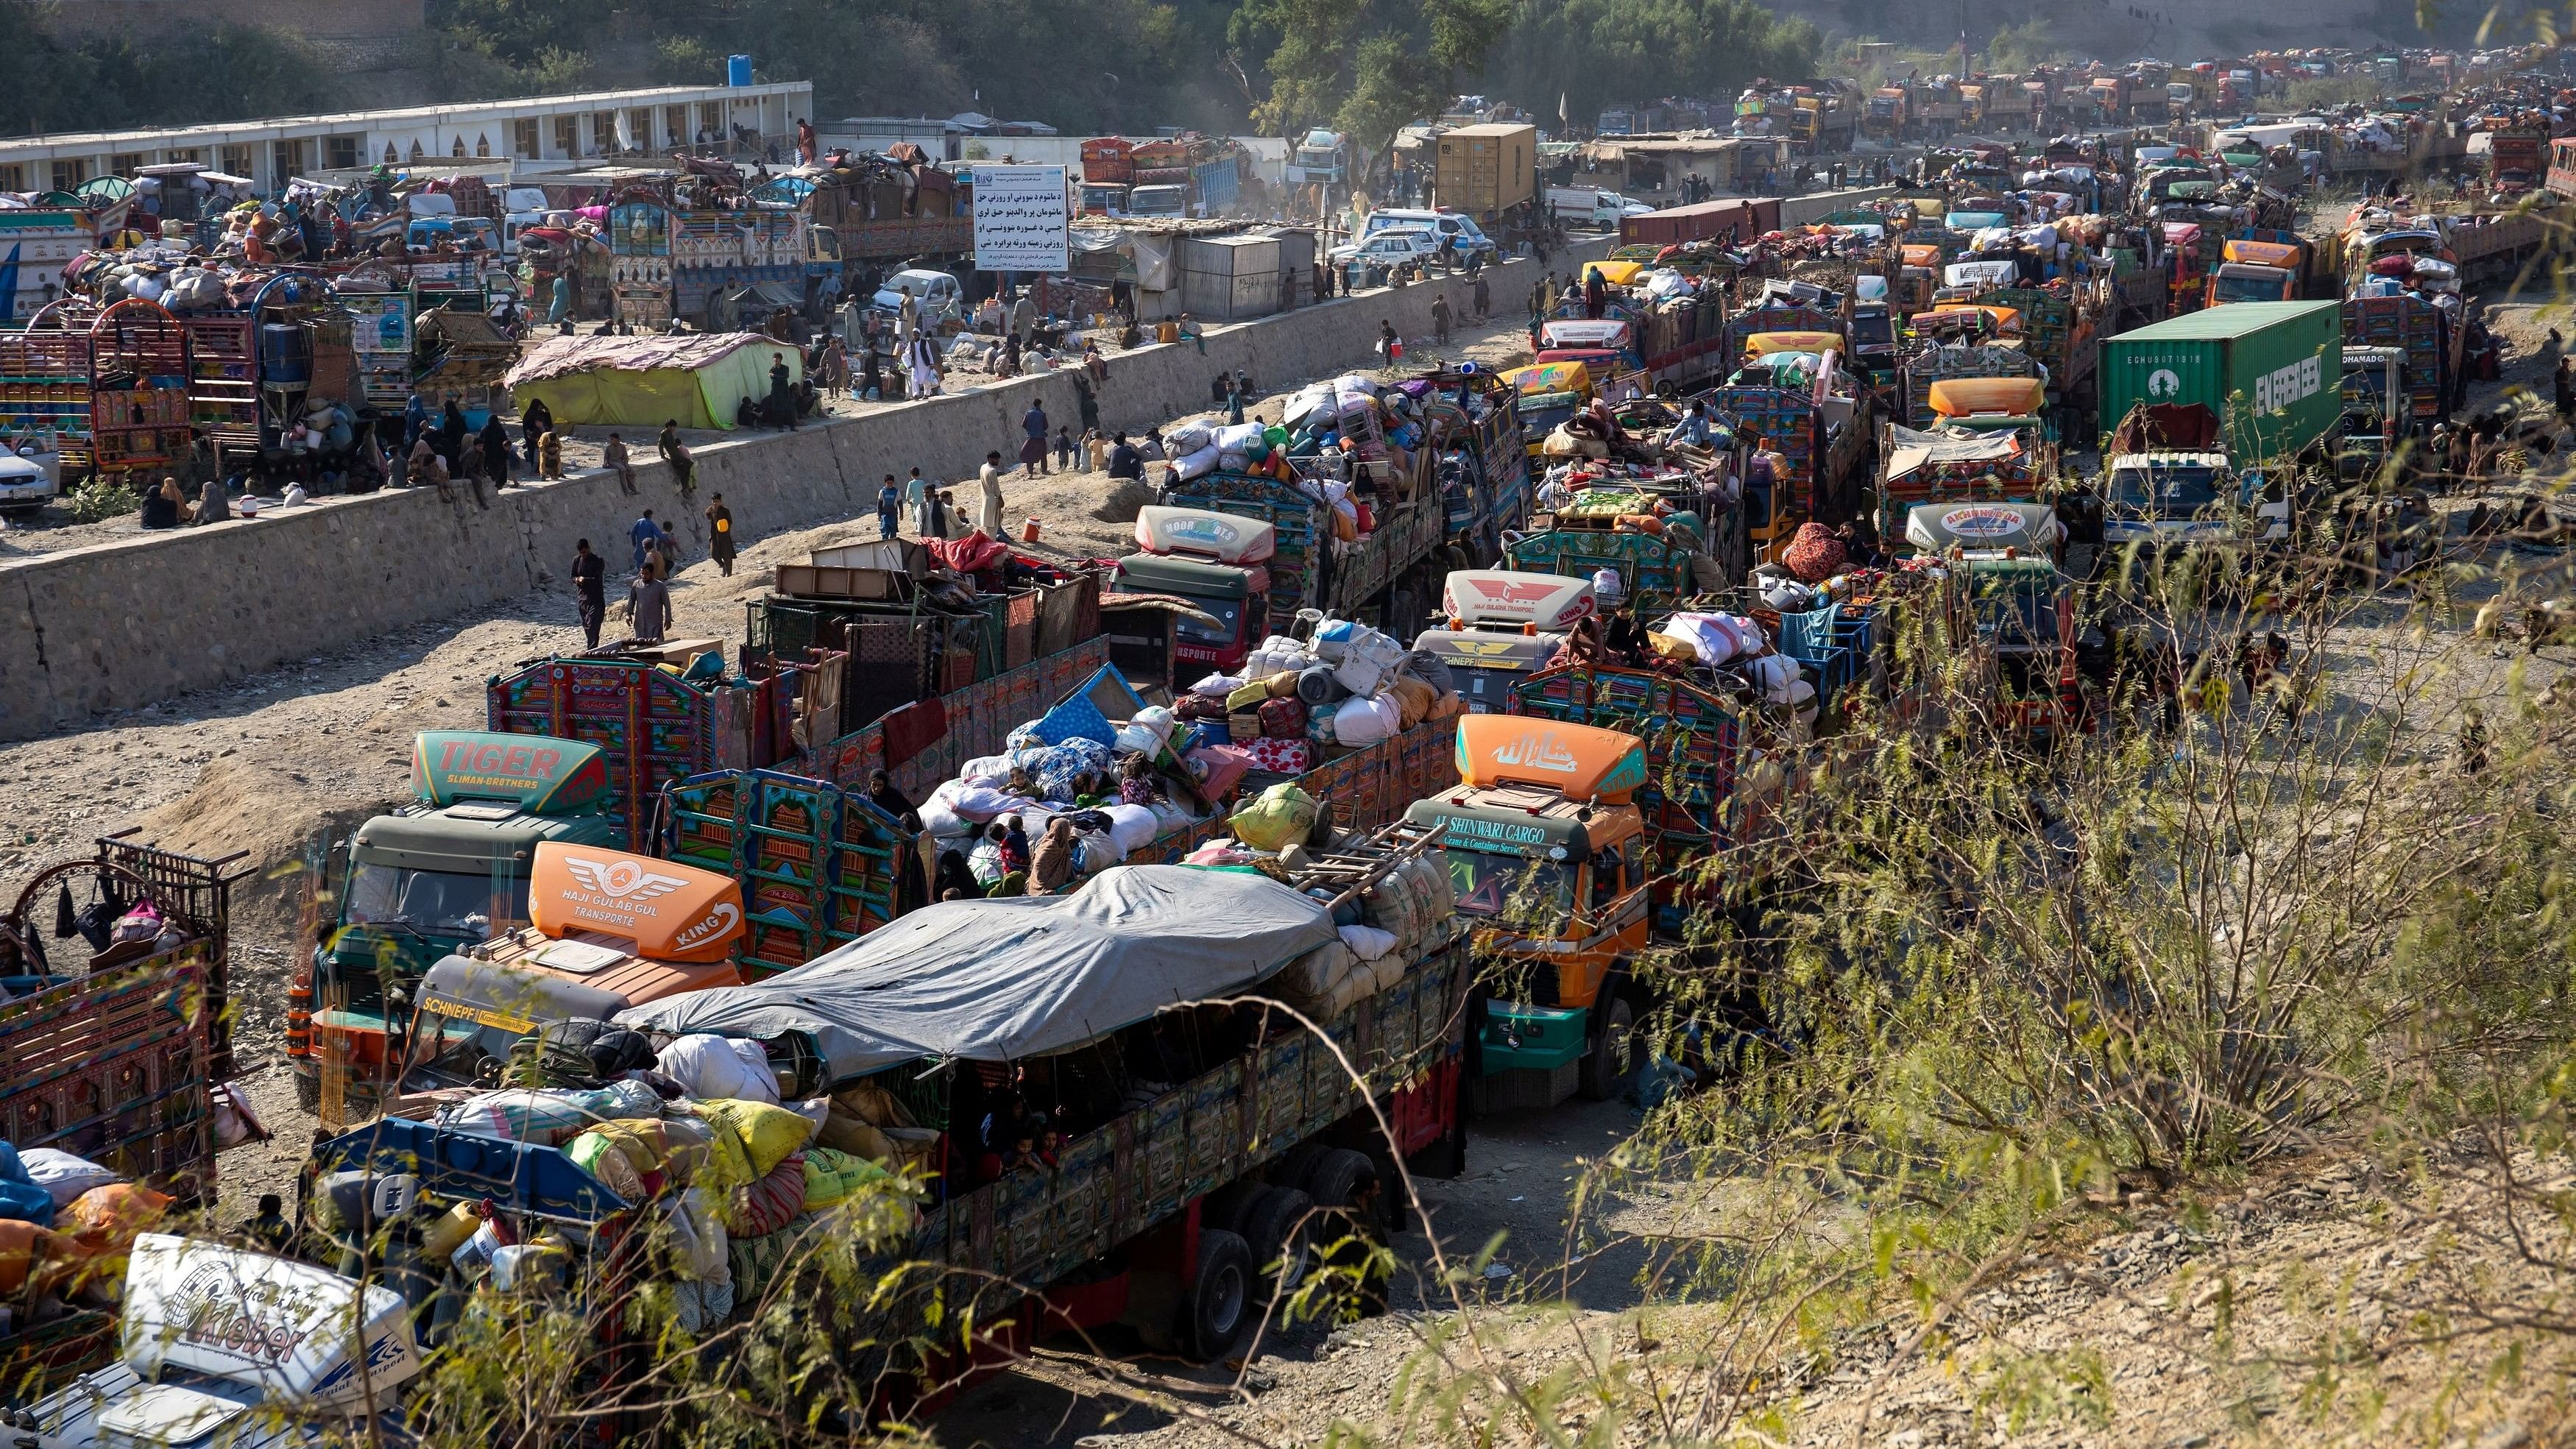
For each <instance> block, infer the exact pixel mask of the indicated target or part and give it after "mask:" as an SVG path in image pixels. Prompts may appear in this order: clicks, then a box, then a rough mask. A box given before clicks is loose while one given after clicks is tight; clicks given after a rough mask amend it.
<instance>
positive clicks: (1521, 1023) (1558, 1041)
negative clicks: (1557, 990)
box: [1482, 1001, 1591, 1077]
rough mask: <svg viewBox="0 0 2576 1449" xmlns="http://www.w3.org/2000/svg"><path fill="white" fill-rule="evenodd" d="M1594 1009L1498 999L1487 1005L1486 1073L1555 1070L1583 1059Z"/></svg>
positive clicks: (1485, 1035)
mask: <svg viewBox="0 0 2576 1449" xmlns="http://www.w3.org/2000/svg"><path fill="white" fill-rule="evenodd" d="M1590 1019H1591V1013H1590V1012H1589V1011H1587V1010H1585V1009H1584V1008H1582V1007H1579V1006H1577V1007H1555V1006H1524V1005H1522V1004H1520V1003H1519V1002H1513V1001H1497V1002H1494V1003H1493V1004H1492V1005H1491V1006H1489V1007H1488V1008H1487V1009H1486V1017H1485V1034H1484V1040H1483V1043H1482V1044H1483V1047H1484V1057H1485V1075H1486V1076H1489V1077H1490V1076H1492V1075H1494V1074H1495V1073H1497V1072H1510V1071H1541V1072H1552V1071H1554V1070H1556V1069H1557V1068H1559V1067H1570V1066H1573V1065H1574V1064H1575V1063H1577V1062H1579V1061H1581V1060H1583V1048H1584V1038H1585V1032H1586V1030H1587V1028H1588V1027H1589V1024H1590Z"/></svg>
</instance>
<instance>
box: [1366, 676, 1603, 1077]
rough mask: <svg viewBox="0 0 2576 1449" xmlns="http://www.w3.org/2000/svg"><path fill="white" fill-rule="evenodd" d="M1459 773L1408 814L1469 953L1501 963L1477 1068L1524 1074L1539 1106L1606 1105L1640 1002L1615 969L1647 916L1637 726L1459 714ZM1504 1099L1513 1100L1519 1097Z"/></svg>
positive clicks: (1487, 1073)
mask: <svg viewBox="0 0 2576 1449" xmlns="http://www.w3.org/2000/svg"><path fill="white" fill-rule="evenodd" d="M1457 751H1458V778H1459V780H1460V782H1461V783H1460V784H1458V785H1457V786H1456V787H1454V788H1452V789H1449V790H1444V791H1442V792H1441V793H1439V794H1437V795H1434V796H1431V797H1430V798H1428V799H1423V800H1417V801H1415V802H1414V803H1413V805H1412V806H1411V807H1410V808H1409V809H1408V810H1406V812H1405V820H1406V822H1407V824H1408V825H1410V826H1412V827H1414V828H1417V829H1420V830H1423V831H1425V832H1426V833H1429V834H1430V835H1432V837H1433V838H1434V839H1435V840H1436V841H1437V842H1438V843H1439V845H1440V848H1441V849H1442V851H1443V852H1444V853H1445V854H1446V856H1447V858H1448V862H1449V874H1450V879H1451V882H1452V884H1453V885H1454V887H1455V889H1456V891H1457V896H1458V911H1459V914H1460V915H1462V916H1464V917H1466V918H1467V920H1468V922H1469V923H1471V924H1472V925H1473V926H1475V927H1476V928H1477V937H1476V939H1477V946H1478V954H1479V956H1480V957H1485V958H1488V959H1493V960H1496V961H1497V962H1498V963H1499V964H1500V966H1501V967H1502V972H1501V974H1500V976H1499V977H1498V978H1497V986H1498V987H1499V988H1500V990H1502V991H1515V988H1519V987H1520V986H1521V984H1522V983H1521V979H1520V978H1521V977H1522V975H1523V974H1526V977H1527V981H1526V988H1525V991H1516V992H1515V994H1521V995H1524V996H1525V997H1526V999H1524V1000H1513V1001H1503V1000H1496V1001H1493V1002H1491V1003H1490V1004H1489V1005H1488V1007H1487V1014H1486V1019H1485V1023H1484V1025H1483V1027H1482V1035H1481V1047H1482V1069H1481V1074H1482V1075H1483V1076H1485V1077H1488V1078H1491V1077H1496V1076H1498V1075H1500V1074H1503V1073H1509V1072H1531V1073H1534V1074H1536V1075H1535V1077H1534V1078H1524V1079H1522V1081H1523V1082H1524V1083H1527V1084H1529V1085H1532V1086H1535V1087H1536V1088H1537V1089H1538V1091H1537V1095H1538V1097H1539V1098H1540V1100H1537V1101H1535V1102H1516V1103H1515V1105H1535V1106H1552V1105H1554V1104H1555V1103H1557V1102H1560V1101H1563V1100H1564V1099H1565V1098H1566V1097H1568V1096H1571V1095H1573V1094H1575V1093H1576V1092H1580V1093H1581V1094H1582V1095H1583V1096H1584V1097H1585V1098H1587V1099H1589V1100H1592V1101H1604V1100H1607V1099H1608V1098H1610V1097H1611V1096H1613V1095H1615V1094H1616V1093H1617V1091H1618V1090H1619V1085H1620V1082H1621V1079H1622V1078H1624V1077H1625V1076H1626V1075H1627V1073H1628V1071H1629V1070H1630V1068H1631V1065H1632V1063H1631V1055H1632V1052H1633V1049H1634V1046H1635V1039H1636V1035H1637V1033H1636V1024H1637V1021H1638V1018H1639V1014H1640V1012H1641V1009H1642V1007H1643V1005H1644V1003H1643V1002H1642V1001H1641V1000H1639V999H1638V998H1637V997H1636V995H1635V992H1634V988H1633V987H1632V986H1631V985H1630V983H1629V979H1628V976H1627V962H1628V960H1629V959H1630V957H1632V956H1633V955H1634V954H1635V953H1636V952H1638V951H1639V950H1641V949H1643V948H1644V946H1645V945H1646V942H1647V937H1648V934H1649V932H1650V930H1651V927H1652V922H1651V920H1650V919H1649V917H1650V909H1649V907H1650V904H1651V902H1650V900H1649V898H1648V894H1647V889H1646V886H1647V881H1646V848H1645V846H1646V841H1645V821H1644V818H1643V816H1642V815H1641V813H1640V812H1639V810H1638V808H1637V805H1636V803H1635V797H1636V793H1637V791H1638V790H1639V788H1641V787H1642V786H1644V785H1645V783H1646V752H1645V746H1644V744H1643V743H1642V742H1641V741H1639V740H1638V739H1637V737H1636V736H1634V735H1628V734H1622V733H1620V732H1618V731H1616V730H1605V729H1597V728H1594V727H1592V726H1589V725H1578V724H1562V723H1558V722H1556V721H1554V720H1549V719H1543V718H1537V717H1532V716H1525V715H1503V714H1471V715H1466V716H1462V717H1461V718H1460V719H1459V721H1458V745H1457ZM1513 1095H1515V1096H1516V1097H1517V1096H1521V1095H1523V1094H1521V1093H1514V1094H1513Z"/></svg>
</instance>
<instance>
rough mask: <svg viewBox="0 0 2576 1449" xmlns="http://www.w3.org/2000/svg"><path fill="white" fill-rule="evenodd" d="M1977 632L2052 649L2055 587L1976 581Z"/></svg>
mask: <svg viewBox="0 0 2576 1449" xmlns="http://www.w3.org/2000/svg"><path fill="white" fill-rule="evenodd" d="M1977 632H1978V633H1979V634H1980V635H1983V636H1984V637H1985V638H1987V639H1990V640H1992V641H1994V643H1995V646H1996V647H1997V648H1999V649H2002V650H2004V651H2006V652H2016V651H2028V650H2036V649H2047V648H2054V647H2055V646H2056V644H2057V590H2056V589H2055V588H2054V587H2052V586H2049V585H2046V584H2043V583H2040V582H2037V581H2035V580H2031V579H2027V578H2021V577H2011V578H2000V579H1996V578H1984V579H1979V580H1977ZM1464 908H1465V907H1464V904H1463V903H1462V904H1461V906H1460V909H1462V910H1463V909H1464Z"/></svg>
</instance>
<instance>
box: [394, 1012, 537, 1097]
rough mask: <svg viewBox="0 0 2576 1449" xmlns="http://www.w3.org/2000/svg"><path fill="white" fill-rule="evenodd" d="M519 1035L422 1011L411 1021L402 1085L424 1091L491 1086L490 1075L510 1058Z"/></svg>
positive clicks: (459, 1018) (406, 1088)
mask: <svg viewBox="0 0 2576 1449" xmlns="http://www.w3.org/2000/svg"><path fill="white" fill-rule="evenodd" d="M520 1036H521V1033H519V1032H516V1031H512V1030H510V1029H508V1028H507V1027H499V1026H486V1025H483V1024H481V1023H478V1022H472V1021H468V1020H466V1019H464V1018H463V1017H456V1016H440V1015H438V1014H436V1013H435V1012H431V1011H428V1010H423V1011H422V1012H421V1013H420V1014H419V1015H418V1016H416V1017H415V1018H413V1021H412V1038H411V1042H410V1045H409V1047H408V1049H407V1051H406V1053H405V1055H406V1058H407V1060H406V1062H405V1065H404V1071H403V1087H404V1088H405V1090H408V1091H414V1092H425V1091H431V1090H434V1089H436V1088H439V1087H473V1086H488V1085H490V1078H491V1077H492V1076H494V1075H497V1073H498V1071H499V1069H500V1067H501V1066H502V1065H503V1064H505V1063H507V1062H508V1061H509V1059H510V1047H511V1044H512V1043H514V1042H517V1041H518V1040H519V1039H520ZM487 1067H488V1068H489V1069H490V1070H489V1072H487V1070H486V1068H487Z"/></svg>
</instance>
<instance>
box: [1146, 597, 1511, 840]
mask: <svg viewBox="0 0 2576 1449" xmlns="http://www.w3.org/2000/svg"><path fill="white" fill-rule="evenodd" d="M1295 628H1296V633H1294V634H1273V635H1271V636H1270V637H1269V638H1267V639H1265V640H1263V641H1262V644H1261V647H1260V648H1258V649H1256V650H1254V651H1252V653H1251V654H1249V655H1247V656H1246V657H1245V659H1244V663H1243V672H1242V673H1241V674H1239V675H1236V674H1211V675H1209V676H1207V677H1206V678H1204V679H1201V680H1200V681H1198V682H1197V683H1196V684H1193V685H1191V686H1190V689H1189V692H1188V693H1187V694H1185V695H1183V696H1182V698H1181V701H1180V703H1179V704H1177V705H1175V706H1174V707H1173V713H1174V715H1175V716H1176V717H1177V718H1179V719H1180V720H1182V721H1184V722H1186V723H1187V724H1188V725H1189V727H1190V738H1189V740H1188V750H1187V756H1188V758H1189V759H1191V760H1192V761H1193V762H1194V763H1203V764H1204V765H1205V766H1206V767H1207V768H1206V772H1205V775H1204V777H1203V778H1204V780H1205V783H1206V785H1207V789H1208V793H1209V795H1210V796H1211V798H1213V797H1214V796H1216V795H1218V794H1221V793H1223V792H1224V791H1225V790H1227V789H1230V788H1231V787H1233V786H1234V785H1236V784H1238V783H1240V782H1241V781H1242V779H1243V777H1244V776H1246V775H1248V774H1251V773H1253V772H1256V771H1258V772H1261V773H1264V774H1270V775H1287V776H1295V775H1302V774H1305V773H1306V772H1307V771H1309V770H1312V769H1314V768H1315V767H1316V766H1317V765H1319V764H1321V763H1322V762H1323V761H1324V760H1325V759H1326V758H1328V756H1327V755H1326V753H1325V752H1326V751H1327V750H1330V749H1333V748H1335V747H1339V748H1342V749H1362V748H1365V747H1367V746H1369V745H1374V744H1376V743H1377V742H1378V741H1380V740H1384V739H1388V738H1391V737H1392V736H1395V735H1398V734H1402V733H1403V732H1404V731H1406V730H1409V729H1411V728H1413V727H1414V726H1415V725H1417V724H1420V723H1422V722H1423V721H1425V720H1444V719H1450V718H1454V717H1455V716H1457V715H1459V714H1461V713H1463V712H1464V711H1465V709H1466V705H1465V703H1464V701H1463V700H1462V699H1461V698H1460V697H1459V695H1458V692H1457V690H1456V689H1455V688H1454V687H1453V685H1452V682H1451V680H1450V677H1449V667H1448V666H1447V665H1446V664H1443V663H1442V662H1441V661H1440V660H1439V659H1438V658H1437V657H1436V656H1434V655H1431V654H1428V653H1420V652H1414V651H1409V650H1407V649H1406V648H1405V646H1404V645H1402V644H1400V643H1398V642H1397V641H1396V640H1395V639H1393V638H1391V637H1389V636H1388V635H1386V634H1383V633H1380V632H1379V631H1377V630H1375V629H1372V628H1370V627H1368V626H1367V625H1365V624H1359V623H1354V622H1352V621H1351V620H1348V619H1334V618H1328V617H1326V616H1325V615H1323V614H1321V613H1319V612H1317V611H1315V610H1312V609H1309V610H1305V611H1303V612H1301V613H1300V614H1299V615H1298V616H1297V623H1296V626H1295Z"/></svg>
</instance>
